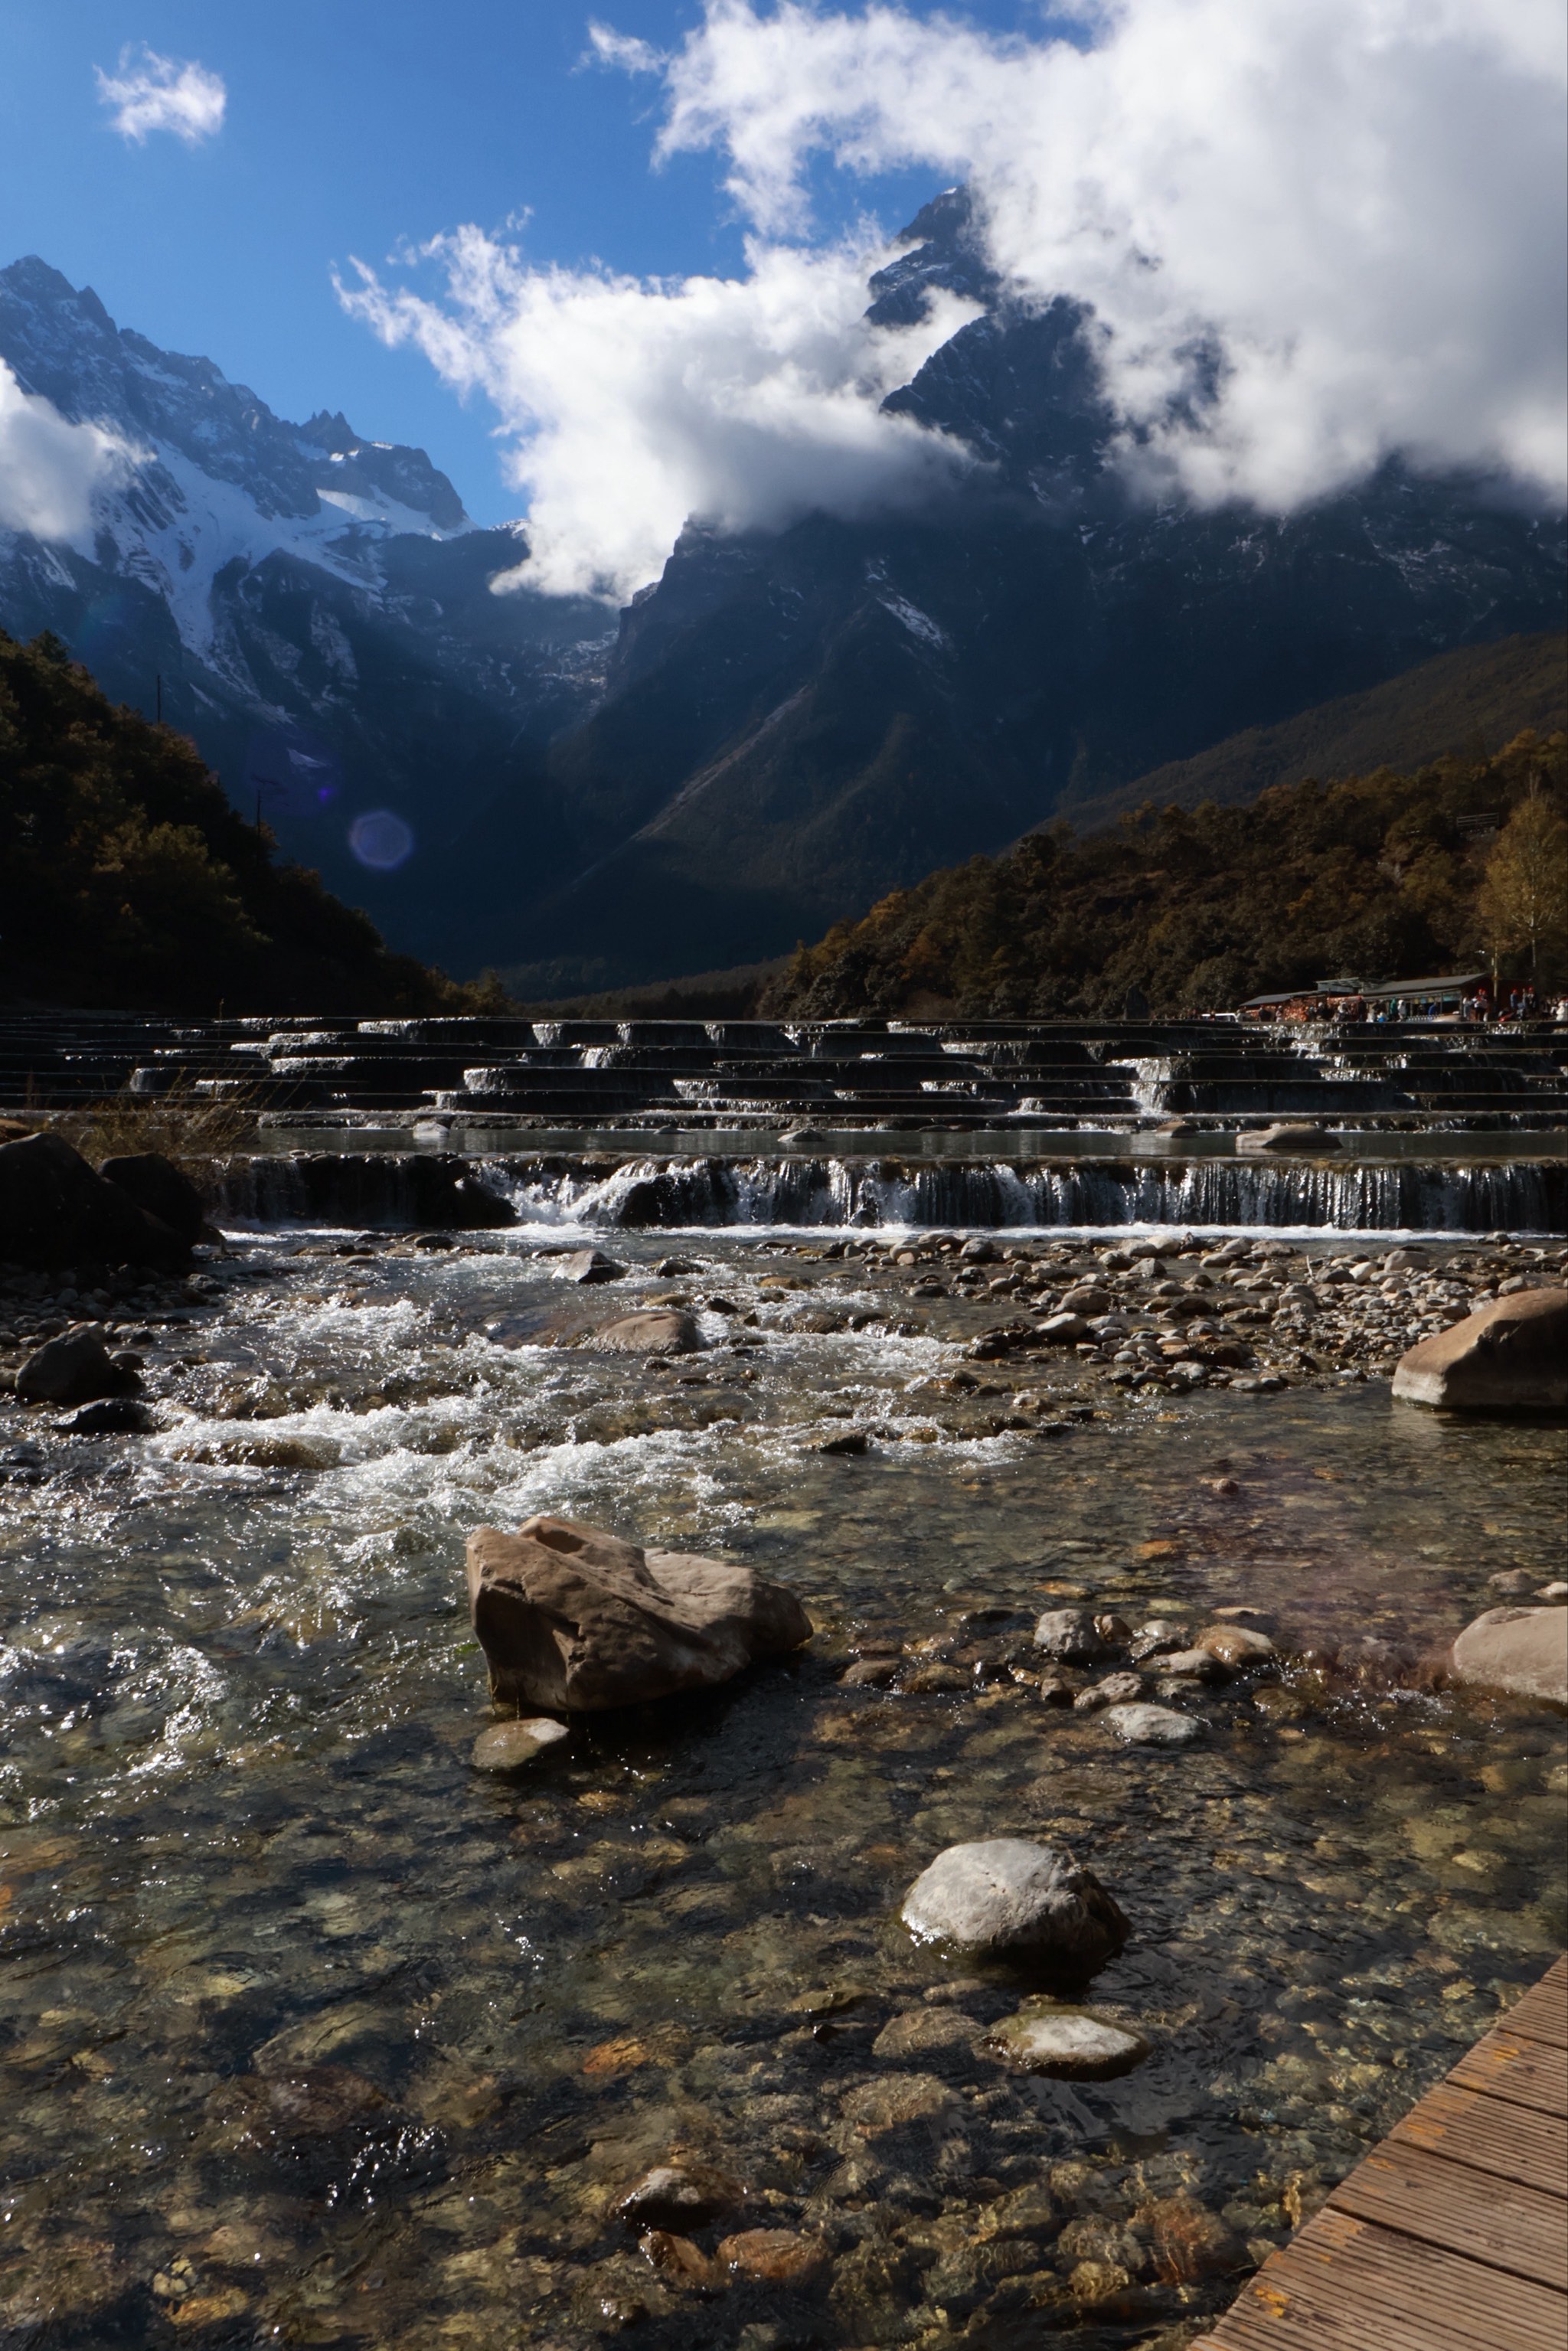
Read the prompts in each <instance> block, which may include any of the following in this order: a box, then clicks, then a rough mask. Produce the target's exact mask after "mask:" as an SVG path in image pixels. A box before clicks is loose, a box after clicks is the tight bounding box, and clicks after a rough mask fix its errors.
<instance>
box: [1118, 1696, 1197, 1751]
mask: <svg viewBox="0 0 1568 2351" xmlns="http://www.w3.org/2000/svg"><path fill="white" fill-rule="evenodd" d="M1101 1719H1102V1721H1103V1723H1104V1725H1105V1727H1106V1729H1108V1730H1113V1731H1114V1732H1115V1734H1116V1736H1117V1738H1118V1739H1120V1740H1122V1741H1123V1742H1124V1745H1126V1746H1129V1747H1190V1746H1191V1745H1192V1742H1193V1740H1195V1739H1201V1738H1202V1736H1203V1725H1202V1723H1201V1722H1200V1721H1199V1720H1198V1719H1197V1716H1196V1715H1191V1714H1177V1713H1176V1709H1175V1708H1174V1707H1168V1706H1111V1707H1107V1708H1106V1709H1105V1712H1104V1714H1103V1716H1102V1717H1101Z"/></svg>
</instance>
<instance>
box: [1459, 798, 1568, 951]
mask: <svg viewBox="0 0 1568 2351" xmlns="http://www.w3.org/2000/svg"><path fill="white" fill-rule="evenodd" d="M1476 913H1477V914H1478V916H1479V921H1480V926H1481V936H1482V937H1483V938H1484V939H1485V941H1486V943H1487V946H1489V947H1490V949H1491V951H1492V953H1493V955H1494V956H1505V955H1521V954H1523V953H1525V952H1526V951H1528V953H1529V956H1530V968H1531V974H1532V975H1533V973H1534V972H1535V970H1536V969H1537V967H1538V963H1539V959H1540V955H1541V950H1542V947H1548V948H1551V947H1559V946H1563V944H1564V943H1565V942H1568V824H1564V823H1563V819H1562V818H1561V817H1560V816H1559V815H1558V813H1557V811H1556V810H1555V809H1554V808H1553V807H1552V803H1551V801H1550V800H1548V799H1546V798H1545V796H1544V794H1543V793H1542V790H1541V789H1540V787H1539V785H1538V784H1535V783H1532V785H1531V790H1530V791H1529V792H1528V793H1527V794H1526V796H1525V798H1524V799H1521V801H1520V803H1519V806H1518V807H1517V808H1516V809H1515V810H1514V811H1513V814H1512V815H1511V817H1510V818H1509V820H1508V822H1507V823H1506V824H1505V825H1504V826H1503V829H1502V831H1500V833H1499V835H1498V837H1497V845H1496V847H1495V848H1494V849H1493V851H1492V852H1491V855H1490V857H1489V858H1488V859H1487V865H1486V872H1485V873H1484V874H1483V875H1482V877H1481V886H1480V890H1479V894H1478V896H1477V900H1476Z"/></svg>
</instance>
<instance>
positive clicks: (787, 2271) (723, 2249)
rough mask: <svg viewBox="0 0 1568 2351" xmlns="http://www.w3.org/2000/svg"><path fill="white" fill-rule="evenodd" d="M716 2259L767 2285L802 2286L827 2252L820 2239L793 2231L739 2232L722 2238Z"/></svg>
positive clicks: (729, 2267) (820, 2263)
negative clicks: (736, 2234)
mask: <svg viewBox="0 0 1568 2351" xmlns="http://www.w3.org/2000/svg"><path fill="white" fill-rule="evenodd" d="M717 2259H718V2260H719V2261H720V2262H722V2263H723V2264H724V2266H725V2267H726V2268H727V2269H731V2270H738V2271H739V2273H740V2274H741V2276H742V2277H748V2278H757V2279H759V2280H760V2281H761V2282H762V2283H765V2284H768V2285H804V2284H805V2283H806V2282H807V2280H808V2279H810V2278H814V2277H815V2276H816V2275H817V2274H818V2273H819V2271H821V2269H823V2268H824V2267H825V2266H826V2263H827V2259H828V2249H827V2247H826V2245H824V2244H823V2242H822V2241H821V2238H820V2237H808V2236H803V2235H802V2234H801V2233H800V2231H799V2230H797V2229H743V2230H742V2231H740V2233H739V2235H738V2236H734V2237H726V2238H725V2239H724V2241H723V2242H722V2243H721V2244H720V2246H719V2248H718V2254H717Z"/></svg>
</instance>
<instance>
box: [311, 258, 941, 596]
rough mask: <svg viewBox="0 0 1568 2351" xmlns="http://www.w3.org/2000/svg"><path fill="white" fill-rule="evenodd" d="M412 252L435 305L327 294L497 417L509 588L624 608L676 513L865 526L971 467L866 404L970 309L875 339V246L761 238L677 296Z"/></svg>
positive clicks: (664, 550)
mask: <svg viewBox="0 0 1568 2351" xmlns="http://www.w3.org/2000/svg"><path fill="white" fill-rule="evenodd" d="M425 256H426V257H427V258H434V259H435V260H436V261H438V262H439V263H440V264H441V266H443V268H444V273H445V277H446V294H445V299H444V301H443V302H433V301H430V300H427V299H425V298H423V297H421V296H419V295H417V294H414V293H413V292H411V291H409V290H408V289H406V288H398V289H389V288H388V287H385V286H383V285H382V282H381V281H380V279H379V278H378V277H376V276H375V274H374V273H373V272H372V271H370V270H367V269H364V268H363V267H362V266H361V267H360V281H361V282H360V284H359V285H358V286H357V287H341V286H340V289H339V290H340V296H341V298H342V299H343V301H344V303H345V304H346V306H347V307H348V308H349V309H350V310H351V311H353V312H354V313H355V314H356V315H358V316H359V317H361V318H362V319H366V320H367V321H368V322H369V323H370V324H371V326H372V327H373V328H374V329H375V330H376V331H377V333H378V334H380V335H381V336H382V338H383V340H386V341H387V342H389V343H398V342H413V343H415V344H417V345H418V347H419V348H420V349H421V350H423V351H424V353H425V354H426V356H427V357H428V358H429V359H430V360H432V361H433V363H434V366H435V367H436V368H437V370H438V371H440V373H441V374H442V375H443V376H444V379H445V380H446V381H447V382H448V383H450V384H452V385H453V386H454V388H455V390H457V391H459V392H470V391H474V390H479V391H482V392H486V394H487V395H488V396H489V398H490V399H491V400H492V401H493V402H494V403H495V405H496V407H497V411H498V413H499V414H500V417H501V422H502V426H503V429H504V430H505V431H506V432H507V433H508V434H511V435H513V436H515V447H514V451H513V454H512V457H511V460H510V465H511V470H512V475H513V478H514V479H515V481H516V482H517V486H518V488H519V489H520V490H522V491H523V492H524V493H525V494H526V495H527V496H528V517H529V519H528V538H529V542H530V547H531V550H532V551H531V554H530V558H529V560H528V563H527V564H525V565H524V566H523V567H522V569H521V570H520V571H519V572H518V573H517V574H516V575H513V576H514V577H515V579H516V580H517V582H518V584H522V583H523V582H526V583H527V584H528V585H529V586H533V587H540V588H545V589H549V590H554V591H556V592H559V593H569V592H577V593H581V592H588V593H601V594H608V595H613V596H619V597H624V596H627V595H629V594H630V593H631V592H632V590H634V589H636V588H638V587H641V586H642V585H643V582H644V581H645V580H649V579H650V578H652V577H653V575H654V574H655V573H656V572H657V571H658V570H659V569H660V567H661V565H662V564H663V562H664V558H665V557H666V555H668V553H669V551H670V549H671V547H672V546H673V545H674V539H675V537H676V534H677V533H678V532H679V530H680V528H681V525H682V523H683V522H684V521H685V519H686V517H687V516H695V517H698V518H699V519H701V520H703V521H705V522H708V523H711V524H714V525H716V526H717V527H718V528H721V529H728V530H735V529H744V528H747V527H750V526H754V525H760V526H762V527H764V528H777V527H778V526H779V525H782V524H784V523H787V522H789V521H792V520H794V519H795V518H796V517H798V516H800V515H801V514H804V513H806V512H809V511H810V509H811V508H813V507H828V508H830V509H831V510H832V511H833V512H835V513H839V514H853V513H859V512H865V511H868V510H870V509H872V508H874V507H883V506H886V505H889V504H895V505H896V504H900V503H904V502H907V501H909V500H911V499H915V498H921V497H925V496H930V495H931V493H932V492H933V491H934V490H936V489H937V488H938V487H940V486H943V485H944V484H946V483H947V482H950V481H951V480H952V479H953V478H954V476H955V475H956V473H958V472H961V471H963V470H964V469H965V468H966V467H967V463H968V460H967V456H966V455H965V453H964V452H963V451H961V450H960V449H958V448H957V447H956V445H955V444H953V443H951V442H948V441H946V440H945V439H943V438H942V437H940V436H939V435H937V434H932V433H927V432H925V431H923V430H922V429H921V428H920V427H919V426H917V425H915V424H914V423H910V422H909V421H908V420H906V419H904V418H895V417H888V416H883V415H882V414H880V413H879V409H880V403H881V402H882V401H883V399H885V397H886V395H887V393H888V392H891V391H892V390H893V389H894V386H895V385H897V384H900V383H903V382H905V381H907V380H908V378H909V376H910V375H911V374H912V373H913V372H914V371H915V369H916V368H917V367H918V366H919V365H920V364H921V362H922V361H923V360H925V357H926V356H927V354H928V353H929V352H930V351H932V350H936V348H937V346H938V345H939V344H940V343H942V342H943V341H945V340H946V338H947V337H948V336H949V335H950V334H952V333H953V332H954V331H955V329H956V328H957V327H958V326H959V325H960V324H961V323H962V321H963V319H966V318H967V317H968V316H969V315H970V311H971V308H972V306H967V305H965V304H962V303H960V302H958V301H956V299H954V298H946V299H945V300H944V301H943V302H942V303H940V304H939V305H938V306H937V308H936V313H935V315H934V316H933V318H932V319H929V320H928V321H927V322H926V324H925V326H923V327H921V328H916V329H880V330H879V329H873V328H870V327H868V326H867V325H866V323H865V319H864V316H863V313H864V310H865V307H866V292H865V280H866V275H867V272H868V270H869V269H871V268H873V267H874V266H875V264H876V260H877V259H878V258H880V257H883V253H882V248H881V246H880V244H879V245H876V246H873V245H872V244H871V242H870V240H869V239H868V238H866V237H862V238H857V239H854V240H852V241H850V242H847V243H844V244H841V245H835V246H831V247H828V248H826V249H822V250H819V251H815V252H812V251H807V250H805V249H803V248H800V247H798V246H779V245H770V246H769V245H762V244H754V245H753V246H751V247H750V248H749V250H748V261H749V268H748V271H747V276H746V277H740V278H718V277H686V278H682V279H679V280H677V281H674V282H664V281H659V280H652V281H649V280H642V279H638V278H632V277H616V276H614V275H612V273H611V272H609V271H608V270H605V271H581V270H576V271H574V270H564V269H530V268H528V266H525V264H524V263H523V262H522V261H521V260H520V258H519V257H518V256H517V253H516V252H515V251H513V250H512V249H511V248H509V247H507V246H502V245H499V244H497V242H495V241H494V240H493V239H491V238H489V237H487V236H485V235H481V233H480V232H479V231H478V230H477V229H464V230H461V231H459V232H458V233H457V234H456V235H454V236H452V237H448V238H442V239H438V240H437V241H436V242H435V244H434V245H433V246H427V247H426V248H425Z"/></svg>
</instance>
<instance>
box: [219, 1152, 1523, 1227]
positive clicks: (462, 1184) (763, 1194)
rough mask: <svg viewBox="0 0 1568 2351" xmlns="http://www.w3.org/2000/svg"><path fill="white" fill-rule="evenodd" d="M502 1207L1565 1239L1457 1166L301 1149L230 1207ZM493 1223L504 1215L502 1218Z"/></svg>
mask: <svg viewBox="0 0 1568 2351" xmlns="http://www.w3.org/2000/svg"><path fill="white" fill-rule="evenodd" d="M487 1200H488V1201H489V1203H490V1205H491V1207H495V1205H496V1203H497V1200H498V1201H500V1202H509V1203H510V1204H511V1206H512V1207H514V1208H515V1209H516V1210H517V1212H518V1213H519V1214H520V1215H521V1216H522V1217H524V1219H525V1220H526V1221H528V1222H529V1223H555V1222H562V1223H564V1222H571V1223H574V1224H584V1223H586V1224H592V1225H600V1226H603V1227H606V1228H619V1229H626V1230H636V1229H650V1230H657V1229H670V1230H674V1229H676V1228H683V1227H691V1226H709V1227H722V1226H727V1225H735V1226H758V1225H811V1226H828V1225H924V1226H951V1225H961V1226H971V1227H979V1228H1020V1227H1027V1226H1049V1225H1071V1226H1115V1225H1173V1226H1184V1225H1198V1226H1239V1227H1247V1226H1260V1225H1263V1226H1290V1227H1321V1228H1327V1229H1339V1230H1342V1231H1353V1232H1359V1231H1369V1232H1378V1231H1403V1232H1408V1231H1427V1232H1451V1233H1464V1232H1470V1233H1475V1232H1494V1231H1503V1232H1516V1233H1555V1232H1562V1231H1563V1230H1564V1229H1568V1166H1565V1165H1563V1163H1561V1162H1558V1161H1514V1162H1512V1163H1510V1164H1506V1165H1475V1166H1452V1165H1441V1164H1433V1165H1418V1164H1410V1163H1402V1164H1396V1165H1377V1166H1371V1165H1315V1164H1314V1165H1306V1164H1300V1165H1290V1166H1283V1165H1280V1166H1248V1165H1241V1164H1239V1163H1238V1162H1235V1161H1230V1160H1223V1159H1218V1160H1200V1161H1191V1162H1188V1163H1186V1164H1181V1163H1176V1164H1166V1165H1147V1164H1141V1163H1138V1162H1136V1161H1131V1160H1101V1161H1081V1162H1078V1163H1077V1164H1075V1165H1054V1166H1045V1165H1039V1164H1028V1165H1009V1164H1008V1163H1006V1162H1000V1161H998V1162H995V1163H991V1164H988V1165H974V1164H967V1165H963V1164H955V1163H952V1162H946V1163H936V1164H934V1165H909V1164H906V1163H904V1162H899V1161H893V1160H885V1159H883V1160H879V1159H868V1160H850V1159H833V1158H810V1159H808V1158H780V1159H761V1158H758V1159H718V1158H715V1159H653V1158H646V1159H635V1160H624V1161H610V1160H605V1159H590V1158H569V1157H551V1158H538V1159H517V1158H511V1157H497V1158H493V1159H486V1160H477V1161H465V1160H462V1159H459V1158H456V1157H455V1156H453V1155H432V1154H419V1153H401V1154H400V1153H329V1152H322V1153H309V1154H305V1155H298V1156H295V1157H278V1158H261V1157H258V1158H255V1159H250V1160H246V1161H241V1162H236V1163H235V1165H234V1166H233V1168H232V1169H231V1171H230V1174H229V1175H228V1177H227V1180H226V1183H225V1191H224V1196H223V1202H222V1207H223V1210H224V1212H225V1213H226V1214H228V1215H230V1216H233V1217H241V1218H244V1219H246V1221H254V1222H257V1223H263V1224H271V1223H283V1222H294V1221H308V1220H312V1219H314V1220H319V1221H329V1222H340V1223H350V1224H361V1225H416V1224H421V1223H429V1224H439V1223H458V1224H484V1223H487V1222H493V1221H495V1217H494V1216H493V1215H491V1214H489V1213H486V1201H487ZM500 1213H502V1214H504V1213H505V1210H504V1208H502V1210H501V1211H500Z"/></svg>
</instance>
